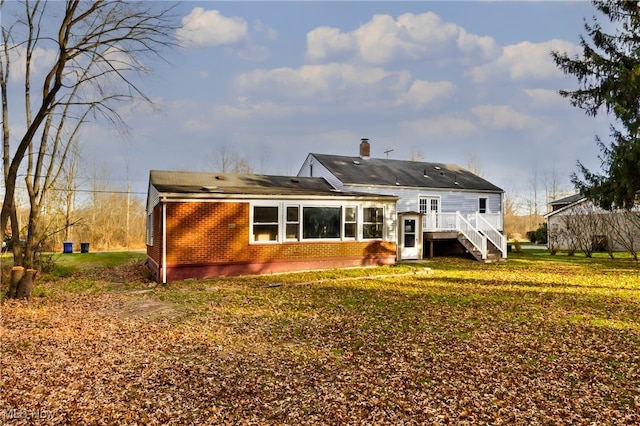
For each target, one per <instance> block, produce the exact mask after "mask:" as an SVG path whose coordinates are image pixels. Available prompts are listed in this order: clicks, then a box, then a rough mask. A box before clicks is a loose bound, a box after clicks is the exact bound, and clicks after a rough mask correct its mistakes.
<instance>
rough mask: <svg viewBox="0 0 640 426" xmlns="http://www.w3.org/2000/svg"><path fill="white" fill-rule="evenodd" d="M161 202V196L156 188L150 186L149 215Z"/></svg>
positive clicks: (148, 194)
mask: <svg viewBox="0 0 640 426" xmlns="http://www.w3.org/2000/svg"><path fill="white" fill-rule="evenodd" d="M159 202H160V194H159V193H158V190H157V189H156V187H155V186H153V185H149V191H148V192H147V214H150V213H151V212H152V211H153V208H154V207H155V206H156V205H157V204H158V203H159Z"/></svg>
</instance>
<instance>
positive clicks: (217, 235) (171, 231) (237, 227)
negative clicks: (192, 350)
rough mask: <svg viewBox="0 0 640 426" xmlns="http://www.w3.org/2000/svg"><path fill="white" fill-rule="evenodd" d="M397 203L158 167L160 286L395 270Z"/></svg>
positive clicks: (150, 202) (155, 252)
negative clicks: (286, 274)
mask: <svg viewBox="0 0 640 426" xmlns="http://www.w3.org/2000/svg"><path fill="white" fill-rule="evenodd" d="M396 201H397V197H395V196H393V195H378V194H371V193H357V192H353V191H350V190H342V189H339V190H336V189H335V188H334V187H332V186H331V185H330V184H329V183H328V182H327V181H326V180H325V179H322V178H311V177H310V178H305V177H291V176H289V177H285V176H265V175H237V174H225V173H196V172H176V171H157V170H153V171H151V172H150V175H149V189H148V194H147V238H146V239H147V261H148V264H149V267H150V268H151V270H152V272H153V273H154V274H155V277H156V280H157V281H158V282H161V283H166V282H167V281H171V280H181V279H187V278H208V277H215V276H221V275H244V274H268V273H276V272H285V271H297V270H309V269H322V268H338V267H348V266H364V265H385V264H393V263H395V261H396V253H397V244H396V242H397V238H398V237H397V230H396V218H397V212H396Z"/></svg>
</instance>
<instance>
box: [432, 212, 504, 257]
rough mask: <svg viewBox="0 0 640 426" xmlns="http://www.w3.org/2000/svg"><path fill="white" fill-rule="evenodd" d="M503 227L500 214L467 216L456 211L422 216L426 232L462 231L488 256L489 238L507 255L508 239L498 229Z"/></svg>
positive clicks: (483, 255) (484, 255) (483, 254)
mask: <svg viewBox="0 0 640 426" xmlns="http://www.w3.org/2000/svg"><path fill="white" fill-rule="evenodd" d="M498 229H502V217H501V216H500V214H498V213H495V214H491V213H490V214H484V213H477V212H476V213H474V214H469V215H467V217H466V218H465V217H464V216H462V215H461V214H460V213H459V212H456V213H436V212H431V213H425V214H424V215H423V217H422V230H423V231H424V232H447V231H455V232H461V233H462V234H463V235H464V236H465V237H466V238H467V240H469V241H470V242H471V244H473V245H474V246H475V247H476V248H477V249H478V250H480V252H481V253H482V258H483V259H486V258H487V240H489V241H491V243H492V244H493V245H494V246H496V247H497V248H498V250H500V252H501V253H502V257H503V258H506V257H507V240H506V238H505V236H504V235H502V233H501V232H500V231H499V230H498Z"/></svg>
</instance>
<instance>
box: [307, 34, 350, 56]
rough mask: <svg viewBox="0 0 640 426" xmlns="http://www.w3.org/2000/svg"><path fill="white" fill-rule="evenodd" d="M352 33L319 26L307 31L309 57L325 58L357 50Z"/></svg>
mask: <svg viewBox="0 0 640 426" xmlns="http://www.w3.org/2000/svg"><path fill="white" fill-rule="evenodd" d="M355 45H356V40H355V37H354V36H353V35H352V34H344V33H341V32H340V30H339V29H338V28H329V27H318V28H316V29H314V30H312V31H310V32H308V33H307V58H309V59H311V60H323V59H326V58H332V57H336V56H340V55H342V54H344V53H348V52H352V51H353V50H355Z"/></svg>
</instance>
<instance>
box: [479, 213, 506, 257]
mask: <svg viewBox="0 0 640 426" xmlns="http://www.w3.org/2000/svg"><path fill="white" fill-rule="evenodd" d="M476 228H477V229H479V230H480V232H482V233H483V234H484V235H486V236H487V238H488V239H489V241H491V242H492V243H493V245H494V246H496V247H497V248H498V250H500V252H501V253H502V257H503V258H506V257H507V239H506V238H505V236H504V235H502V233H501V232H500V231H498V230H497V229H496V228H495V227H494V226H493V225H492V224H491V223H490V222H489V221H488V220H487V219H486V218H485V217H484V216H483V215H481V214H480V213H476Z"/></svg>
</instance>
